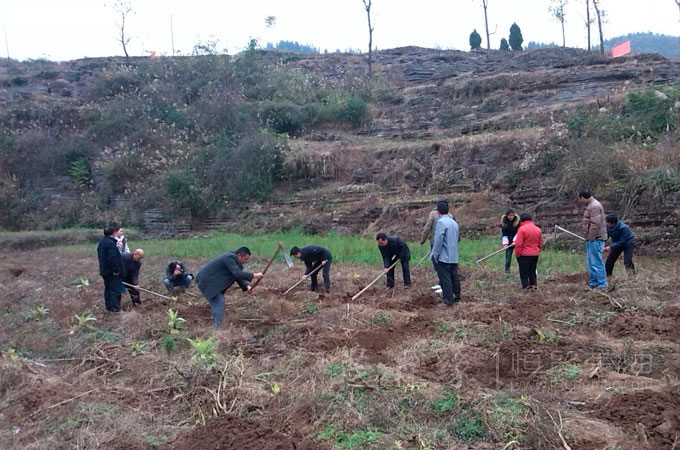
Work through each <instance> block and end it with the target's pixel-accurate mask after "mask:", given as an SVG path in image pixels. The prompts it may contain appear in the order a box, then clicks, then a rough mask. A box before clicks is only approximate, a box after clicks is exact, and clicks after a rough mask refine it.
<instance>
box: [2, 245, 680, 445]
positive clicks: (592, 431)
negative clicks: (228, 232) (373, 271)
mask: <svg viewBox="0 0 680 450" xmlns="http://www.w3.org/2000/svg"><path fill="white" fill-rule="evenodd" d="M265 260H266V257H258V258H254V261H253V264H254V265H258V264H262V262H263V261H265ZM187 262H188V264H190V266H191V267H198V266H200V264H201V262H202V261H198V260H190V261H187ZM164 264H165V258H163V257H156V256H148V257H147V258H146V259H145V262H144V267H143V269H142V281H143V285H144V286H147V287H149V288H152V289H154V290H156V291H158V292H164V290H162V284H161V280H160V276H155V275H154V274H160V273H162V270H163V266H164ZM277 264H279V263H277ZM654 264H655V263H654V260H652V259H642V258H641V259H640V261H639V263H638V265H639V267H640V273H639V274H638V279H637V280H636V281H635V282H630V281H627V282H626V281H624V282H621V283H618V284H617V288H616V290H614V291H613V292H611V293H608V294H607V295H602V294H597V293H593V292H583V291H581V278H582V275H583V274H563V273H552V274H551V275H550V277H549V279H548V280H547V281H546V282H542V283H541V286H540V290H539V291H538V292H536V293H532V294H530V295H524V294H522V293H521V292H519V289H518V287H517V284H518V282H517V280H516V279H515V278H514V277H502V276H499V275H497V274H494V273H492V272H489V271H488V269H483V268H468V267H466V268H465V269H464V271H465V272H466V273H467V275H468V278H467V279H466V280H464V281H463V283H462V289H463V302H462V303H461V304H460V305H457V306H455V307H453V308H445V309H440V308H437V307H436V305H437V303H438V302H439V298H438V297H437V296H436V295H434V294H432V293H430V292H429V288H428V286H430V285H431V284H433V283H434V276H433V274H432V273H431V272H430V268H429V267H428V268H418V269H416V270H414V272H413V278H414V280H415V286H414V287H413V288H412V289H409V290H405V289H403V288H400V287H399V288H397V289H395V290H394V292H391V293H384V292H383V291H382V289H381V288H380V287H379V286H376V287H375V288H374V289H371V290H369V292H367V293H366V294H365V295H364V296H362V297H361V298H360V299H359V300H358V301H356V302H351V300H350V297H351V295H352V294H353V293H355V292H357V291H358V290H359V289H360V288H361V286H362V285H363V284H364V283H365V282H368V281H369V280H370V276H368V275H366V276H364V275H362V276H361V277H359V278H352V277H350V276H347V274H349V273H354V272H361V270H358V268H357V267H353V266H352V265H342V264H337V265H334V270H333V283H334V284H333V292H332V293H331V294H329V295H323V296H320V295H318V294H316V293H311V292H309V291H307V290H305V289H304V288H303V287H302V286H301V288H300V289H299V290H296V291H294V292H293V293H291V294H290V295H289V296H287V297H282V296H281V292H282V289H284V288H285V286H287V285H288V284H289V283H290V279H291V273H290V272H288V271H286V270H285V269H283V268H282V265H274V266H273V267H272V269H271V271H270V273H269V274H268V277H267V280H266V281H267V282H266V283H263V284H262V285H261V286H260V287H258V289H257V290H256V291H255V293H253V294H252V295H246V294H243V293H241V292H240V291H237V290H235V289H232V290H230V291H229V292H228V293H227V297H226V299H227V308H226V316H225V324H226V325H227V326H226V329H225V330H222V331H215V330H213V329H212V326H211V320H210V308H209V306H208V303H207V302H206V301H205V300H203V299H202V298H200V297H193V296H190V295H188V294H184V295H181V296H179V298H178V299H176V300H166V299H160V298H155V297H152V296H149V295H148V294H142V299H143V304H142V305H141V306H138V307H132V305H131V304H130V301H129V297H127V294H124V296H123V311H122V312H121V313H120V314H117V315H113V314H108V313H105V312H104V311H103V309H104V308H103V301H102V299H101V296H102V292H101V291H102V285H101V281H100V278H99V277H98V275H97V267H96V259H95V257H94V256H93V255H84V254H78V253H68V252H59V251H55V250H36V251H32V252H21V251H17V252H14V253H11V254H10V255H8V256H7V257H6V258H4V259H3V260H2V261H0V283H2V284H3V286H4V287H5V292H6V295H5V296H3V297H1V298H0V321H1V323H2V332H1V333H0V349H1V350H2V358H1V359H0V398H1V400H0V423H2V424H7V425H6V426H5V425H3V426H2V427H0V448H3V449H4V448H8V449H15V448H16V449H19V448H22V449H23V448H35V449H43V448H50V449H51V448H56V449H62V448H64V449H66V448H111V449H148V448H168V449H179V450H182V449H188V448H201V449H206V450H217V449H272V450H273V449H312V448H327V449H332V448H337V449H342V450H345V449H350V448H362V449H363V448H366V449H383V448H385V449H387V448H395V449H422V448H433V449H449V448H461V449H462V448H469V449H473V448H474V449H493V448H503V447H504V446H506V445H507V444H508V443H509V442H511V441H512V440H515V441H517V442H518V445H519V446H518V447H517V446H516V447H517V448H527V449H534V448H536V449H555V448H557V449H559V448H562V444H561V442H560V440H559V438H558V434H557V428H556V426H555V424H553V422H552V420H551V419H550V417H549V416H548V413H550V414H551V415H552V416H553V418H554V419H555V420H557V418H558V415H557V414H558V412H559V414H560V416H561V417H562V419H563V420H564V427H565V428H564V431H563V435H564V436H565V439H566V440H567V441H568V443H569V445H570V447H571V448H572V449H574V450H577V449H578V450H590V449H602V448H612V449H613V448H619V449H622V450H628V449H631V450H632V449H650V450H651V449H668V450H670V449H671V448H673V446H674V445H676V448H677V444H676V439H677V442H680V437H678V436H680V431H679V430H680V416H679V415H678V414H679V413H678V411H680V396H679V392H680V391H679V389H680V388H679V384H678V377H679V376H680V333H679V331H678V330H679V329H680V328H678V319H679V318H680V299H679V298H678V297H677V295H675V294H674V292H673V290H672V289H670V290H669V289H668V287H669V286H675V285H676V284H677V281H676V280H677V274H678V265H677V263H673V265H672V268H673V270H669V269H668V268H669V266H668V261H666V262H665V263H664V264H666V266H665V270H664V272H663V273H664V275H663V276H662V275H659V273H657V271H655V267H654ZM362 267H364V268H365V266H362ZM82 279H87V280H88V281H89V284H88V285H82V282H81V281H80V280H82ZM477 280H482V281H483V282H477ZM190 292H192V293H194V294H197V292H198V291H197V290H196V289H195V288H193V289H192V290H191V291H190ZM499 292H502V293H503V294H502V295H499ZM348 293H349V294H350V295H349V296H348V295H347V294H348ZM491 298H496V299H500V300H495V301H492V300H490V299H491ZM617 303H618V304H620V305H622V307H621V308H619V307H618V306H617ZM38 306H43V307H45V308H47V310H48V312H47V313H45V315H44V316H40V314H39V313H38V312H37V309H36V308H37V307H38ZM170 308H172V309H173V310H175V311H177V312H178V314H179V316H180V317H182V318H183V319H185V322H184V323H183V324H182V326H181V329H180V330H179V331H177V332H173V333H168V330H167V323H168V317H167V315H166V311H167V310H168V309H170ZM76 314H91V315H92V316H93V317H94V318H96V321H92V322H89V323H88V324H87V325H85V326H83V327H80V328H76V329H74V330H73V332H71V331H72V330H71V328H70V327H71V326H72V325H74V324H75V318H74V316H75V315H76ZM196 337H199V338H204V339H205V338H213V339H215V340H216V343H217V344H216V351H215V364H214V365H213V366H212V367H210V368H205V367H203V366H201V365H200V363H198V362H196V352H195V351H194V350H193V349H192V348H191V346H190V345H189V343H188V341H187V339H186V338H192V339H193V338H196ZM168 339H171V340H172V341H173V342H174V349H172V351H170V352H169V353H168V352H167V351H166V345H167V344H166V341H167V340H168ZM10 350H11V351H10ZM637 424H642V426H644V427H645V428H644V430H645V435H646V437H647V444H646V445H644V444H642V443H641V442H640V441H639V440H638V439H639V436H638V433H637V432H636V430H635V427H636V425H637ZM510 448H513V447H512V446H511V447H510Z"/></svg>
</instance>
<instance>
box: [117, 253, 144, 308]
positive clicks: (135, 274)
mask: <svg viewBox="0 0 680 450" xmlns="http://www.w3.org/2000/svg"><path fill="white" fill-rule="evenodd" d="M121 258H122V260H123V281H124V282H126V283H127V284H131V285H133V286H136V287H139V270H140V269H141V268H142V259H143V258H144V250H142V249H141V248H138V249H137V250H135V251H134V252H132V253H130V252H128V253H123V255H122V256H121ZM127 291H128V292H129V293H130V300H132V304H133V305H141V304H142V301H141V300H140V299H139V290H137V289H135V288H132V287H130V286H127Z"/></svg>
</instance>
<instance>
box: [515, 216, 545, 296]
mask: <svg viewBox="0 0 680 450" xmlns="http://www.w3.org/2000/svg"><path fill="white" fill-rule="evenodd" d="M519 220H520V225H519V229H518V230H517V236H515V255H517V264H518V265H519V278H520V280H521V281H522V288H523V289H527V290H528V289H533V290H536V289H537V286H536V265H537V264H538V255H539V254H540V253H541V247H543V233H541V229H540V228H538V227H537V226H536V225H534V223H533V222H532V221H531V215H530V214H529V213H522V214H520V216H519Z"/></svg>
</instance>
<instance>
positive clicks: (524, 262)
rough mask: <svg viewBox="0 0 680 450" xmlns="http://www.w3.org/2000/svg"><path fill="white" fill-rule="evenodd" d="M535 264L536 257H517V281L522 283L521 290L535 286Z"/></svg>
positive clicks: (536, 261)
mask: <svg viewBox="0 0 680 450" xmlns="http://www.w3.org/2000/svg"><path fill="white" fill-rule="evenodd" d="M537 264H538V255H536V256H518V257H517V265H518V266H519V279H520V280H521V282H522V288H524V289H528V288H529V287H530V286H536V265H537Z"/></svg>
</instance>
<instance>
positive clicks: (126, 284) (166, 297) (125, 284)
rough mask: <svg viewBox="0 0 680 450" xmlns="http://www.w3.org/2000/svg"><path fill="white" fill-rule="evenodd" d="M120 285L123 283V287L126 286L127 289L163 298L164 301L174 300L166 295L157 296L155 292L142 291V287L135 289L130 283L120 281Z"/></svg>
mask: <svg viewBox="0 0 680 450" xmlns="http://www.w3.org/2000/svg"><path fill="white" fill-rule="evenodd" d="M122 283H123V286H127V287H129V288H132V289H137V290H140V291H142V292H146V293H149V294H153V295H155V296H157V297H160V298H164V299H166V300H174V298H172V297H168V296H167V295H163V294H159V293H157V292H154V291H150V290H148V289H144V288H143V287H139V286H137V287H135V286H133V285H132V284H130V283H126V282H125V281H122Z"/></svg>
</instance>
